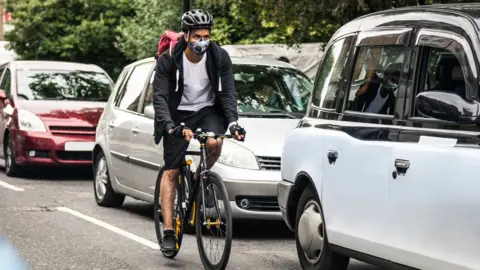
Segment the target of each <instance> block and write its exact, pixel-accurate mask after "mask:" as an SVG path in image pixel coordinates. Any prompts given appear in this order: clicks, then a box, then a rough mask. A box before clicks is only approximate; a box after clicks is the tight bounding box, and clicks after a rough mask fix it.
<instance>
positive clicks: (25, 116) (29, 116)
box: [18, 109, 47, 132]
mask: <svg viewBox="0 0 480 270" xmlns="http://www.w3.org/2000/svg"><path fill="white" fill-rule="evenodd" d="M18 127H19V128H20V130H25V131H38V132H46V131H47V129H46V128H45V124H43V121H42V120H41V119H40V118H39V117H38V116H36V115H35V114H33V113H31V112H29V111H27V110H23V109H19V110H18Z"/></svg>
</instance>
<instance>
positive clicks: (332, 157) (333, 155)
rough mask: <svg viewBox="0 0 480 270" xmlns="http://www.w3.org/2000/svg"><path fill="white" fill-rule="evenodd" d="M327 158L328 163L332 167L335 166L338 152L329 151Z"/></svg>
mask: <svg viewBox="0 0 480 270" xmlns="http://www.w3.org/2000/svg"><path fill="white" fill-rule="evenodd" d="M327 158H328V163H330V165H332V164H334V163H335V161H337V158H338V152H337V151H336V150H328V153H327Z"/></svg>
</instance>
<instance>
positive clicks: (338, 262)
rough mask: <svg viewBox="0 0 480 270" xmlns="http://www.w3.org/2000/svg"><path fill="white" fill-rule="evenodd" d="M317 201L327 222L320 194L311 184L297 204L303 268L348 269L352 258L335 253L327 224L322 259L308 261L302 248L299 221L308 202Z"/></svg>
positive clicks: (296, 231) (317, 269)
mask: <svg viewBox="0 0 480 270" xmlns="http://www.w3.org/2000/svg"><path fill="white" fill-rule="evenodd" d="M312 200H314V201H316V202H317V204H318V205H320V209H319V211H320V214H321V215H322V218H323V222H324V224H325V218H324V215H323V210H322V208H321V204H320V200H319V199H318V196H317V195H316V194H315V192H314V191H313V188H312V187H310V186H307V187H306V188H305V189H304V191H303V193H302V195H301V196H300V200H299V204H298V206H297V213H296V217H295V228H296V230H295V243H296V246H297V255H298V259H299V261H300V265H301V266H302V269H304V270H346V269H347V268H348V264H349V262H350V258H349V257H346V256H343V255H340V254H338V253H335V252H333V251H332V250H331V247H330V243H329V242H328V237H327V233H326V227H325V225H324V226H323V229H324V246H323V250H322V254H321V257H320V260H319V261H318V262H317V263H315V264H312V263H311V262H309V261H308V259H307V256H306V255H305V253H304V252H303V250H302V247H301V245H300V242H299V240H298V239H299V238H298V223H299V221H300V217H301V216H302V214H303V211H304V208H305V206H306V204H307V203H308V202H310V201H312Z"/></svg>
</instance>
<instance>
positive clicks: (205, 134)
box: [180, 123, 233, 140]
mask: <svg viewBox="0 0 480 270" xmlns="http://www.w3.org/2000/svg"><path fill="white" fill-rule="evenodd" d="M180 125H181V126H183V127H184V128H185V123H181V124H180ZM187 128H188V127H187ZM193 138H194V139H196V140H198V139H208V138H213V139H231V138H233V136H232V135H231V134H218V133H215V132H211V131H203V130H202V129H201V128H198V129H197V130H196V131H194V132H193Z"/></svg>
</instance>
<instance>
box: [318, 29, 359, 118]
mask: <svg viewBox="0 0 480 270" xmlns="http://www.w3.org/2000/svg"><path fill="white" fill-rule="evenodd" d="M351 40H352V37H347V38H344V39H341V40H338V41H336V42H335V43H334V44H333V45H332V46H331V47H330V48H329V49H328V52H327V53H326V54H325V56H324V60H323V62H322V66H321V68H320V70H319V72H318V74H317V78H316V84H315V89H314V90H313V95H312V103H313V105H316V106H319V107H321V108H325V109H334V108H336V107H337V106H339V105H340V104H342V102H343V97H344V95H343V93H342V91H341V88H340V87H341V86H340V79H341V77H342V72H343V68H344V66H345V64H346V62H347V59H348V51H349V49H350V43H351Z"/></svg>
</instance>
